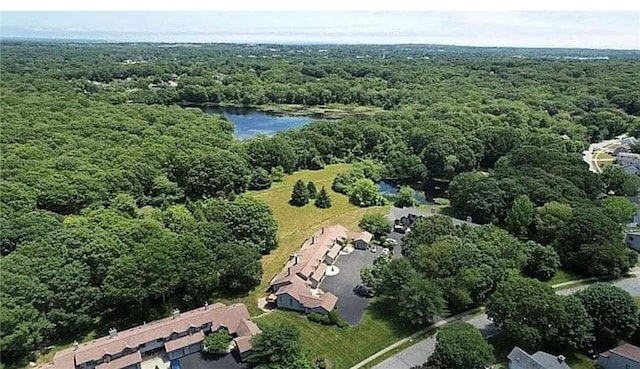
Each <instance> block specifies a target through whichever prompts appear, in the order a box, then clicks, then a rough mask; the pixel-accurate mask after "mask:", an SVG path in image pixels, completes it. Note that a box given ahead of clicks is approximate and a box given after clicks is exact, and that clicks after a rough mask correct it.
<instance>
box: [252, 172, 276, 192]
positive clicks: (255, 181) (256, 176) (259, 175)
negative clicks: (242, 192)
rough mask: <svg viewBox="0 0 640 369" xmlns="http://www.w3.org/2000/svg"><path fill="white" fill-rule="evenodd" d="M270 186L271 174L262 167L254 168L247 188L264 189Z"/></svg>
mask: <svg viewBox="0 0 640 369" xmlns="http://www.w3.org/2000/svg"><path fill="white" fill-rule="evenodd" d="M269 187H271V176H270V175H269V172H267V171H266V170H265V169H264V168H256V169H255V170H254V171H253V174H251V182H249V189H251V190H264V189H267V188H269Z"/></svg>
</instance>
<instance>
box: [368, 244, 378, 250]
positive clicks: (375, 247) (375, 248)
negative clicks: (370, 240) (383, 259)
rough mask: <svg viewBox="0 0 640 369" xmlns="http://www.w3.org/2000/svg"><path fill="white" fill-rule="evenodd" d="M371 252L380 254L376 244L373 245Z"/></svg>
mask: <svg viewBox="0 0 640 369" xmlns="http://www.w3.org/2000/svg"><path fill="white" fill-rule="evenodd" d="M369 250H371V252H378V247H377V246H376V244H375V243H374V244H373V245H371V248H370V249H369Z"/></svg>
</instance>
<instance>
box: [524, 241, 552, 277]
mask: <svg viewBox="0 0 640 369" xmlns="http://www.w3.org/2000/svg"><path fill="white" fill-rule="evenodd" d="M524 250H525V253H526V255H527V261H526V263H525V265H524V268H523V272H524V273H525V274H527V275H528V276H531V277H533V278H537V279H539V280H541V281H548V280H550V279H551V278H553V276H554V275H555V274H556V272H557V271H558V268H559V267H560V257H559V256H558V253H557V252H556V250H555V249H554V248H553V247H551V246H543V245H541V244H539V243H536V242H533V241H527V242H526V243H525V245H524Z"/></svg>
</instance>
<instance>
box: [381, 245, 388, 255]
mask: <svg viewBox="0 0 640 369" xmlns="http://www.w3.org/2000/svg"><path fill="white" fill-rule="evenodd" d="M387 255H389V249H388V248H386V247H385V248H383V249H382V256H387Z"/></svg>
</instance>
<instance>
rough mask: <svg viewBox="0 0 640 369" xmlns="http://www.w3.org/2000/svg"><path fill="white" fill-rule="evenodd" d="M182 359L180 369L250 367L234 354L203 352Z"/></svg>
mask: <svg viewBox="0 0 640 369" xmlns="http://www.w3.org/2000/svg"><path fill="white" fill-rule="evenodd" d="M179 360H180V369H248V368H251V366H250V365H249V364H245V363H241V362H239V361H238V360H237V359H236V357H235V356H234V355H233V354H226V355H222V356H219V355H207V354H204V353H202V352H196V353H195V354H191V355H187V356H185V357H183V358H181V359H179Z"/></svg>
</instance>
